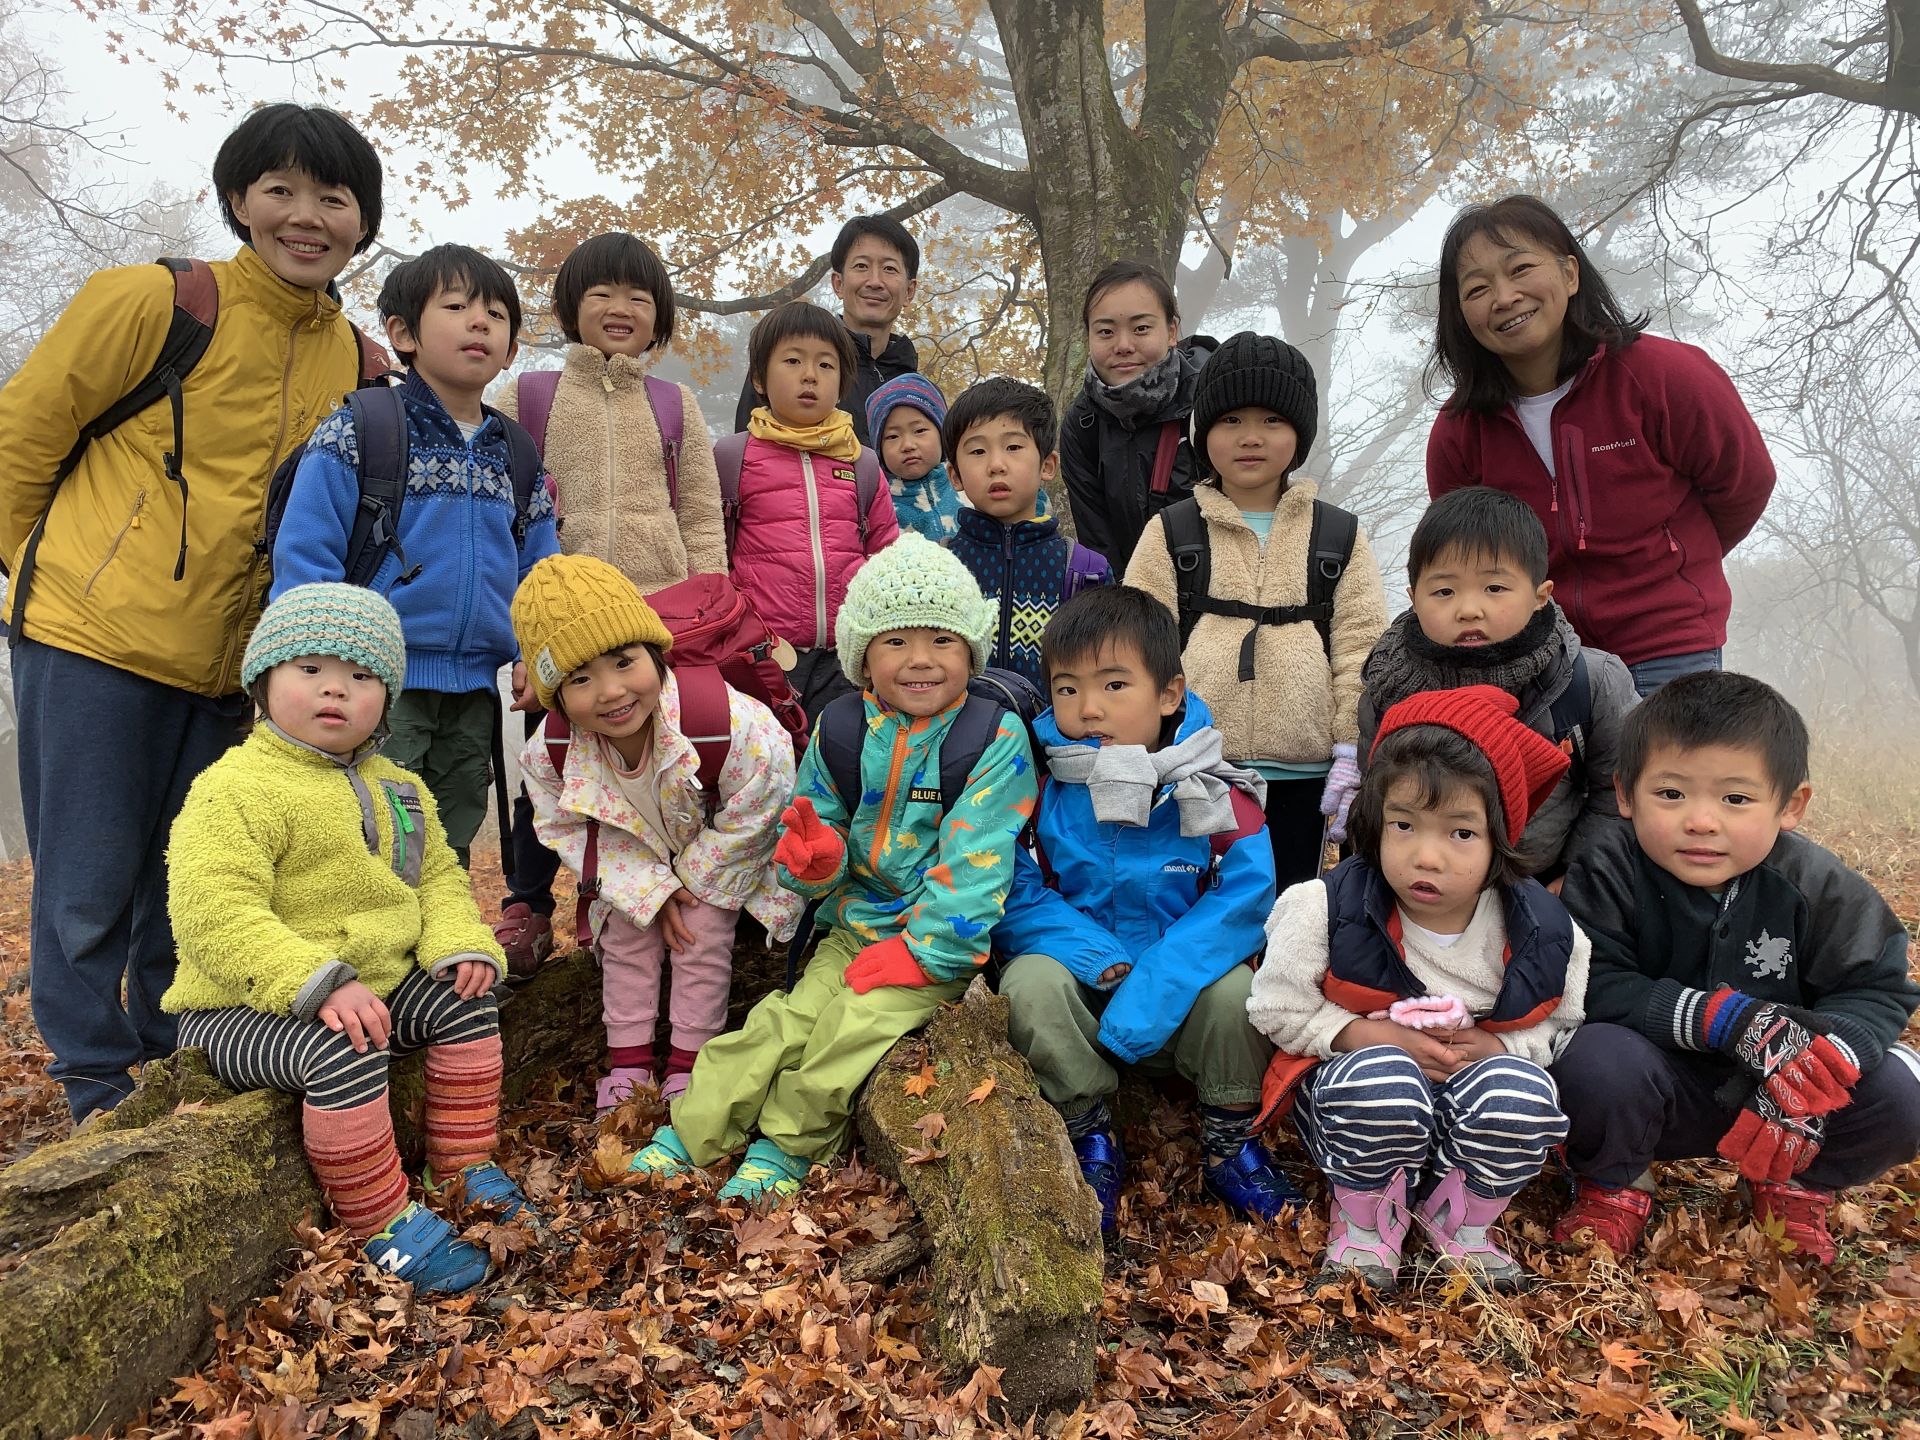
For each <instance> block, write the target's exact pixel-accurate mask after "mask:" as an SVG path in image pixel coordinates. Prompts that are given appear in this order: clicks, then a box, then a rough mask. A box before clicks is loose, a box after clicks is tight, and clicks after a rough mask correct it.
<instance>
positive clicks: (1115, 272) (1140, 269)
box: [1080, 260, 1180, 330]
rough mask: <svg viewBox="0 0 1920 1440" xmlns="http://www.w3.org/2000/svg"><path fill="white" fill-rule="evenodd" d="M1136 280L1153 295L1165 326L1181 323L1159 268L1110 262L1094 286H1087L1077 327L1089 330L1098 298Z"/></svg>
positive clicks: (1141, 262) (1143, 263)
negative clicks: (1165, 321) (1164, 318)
mask: <svg viewBox="0 0 1920 1440" xmlns="http://www.w3.org/2000/svg"><path fill="white" fill-rule="evenodd" d="M1136 280H1137V281H1139V282H1140V283H1141V284H1142V285H1144V286H1146V287H1147V289H1149V290H1151V291H1152V292H1153V298H1154V299H1156V300H1158V301H1159V302H1160V309H1161V310H1162V311H1163V312H1165V314H1166V317H1167V323H1168V324H1169V325H1175V324H1178V323H1179V320H1180V304H1179V302H1178V301H1177V300H1175V299H1174V296H1173V286H1172V285H1170V284H1168V283H1167V277H1166V276H1165V275H1164V274H1162V273H1161V270H1160V267H1159V266H1158V265H1151V264H1149V263H1147V262H1146V261H1145V260H1114V261H1111V262H1109V263H1108V264H1107V265H1106V266H1105V267H1104V268H1103V269H1102V270H1101V271H1100V273H1099V274H1098V275H1096V276H1094V277H1093V283H1092V284H1091V285H1089V286H1087V298H1086V299H1085V300H1082V301H1081V302H1080V328H1081V329H1082V330H1085V329H1088V328H1089V327H1090V326H1091V325H1092V324H1093V307H1094V305H1095V303H1096V302H1098V300H1099V299H1100V297H1101V296H1102V295H1104V294H1106V293H1107V292H1108V291H1109V290H1113V289H1117V288H1118V287H1119V286H1122V285H1131V284H1133V283H1134V282H1135V281H1136Z"/></svg>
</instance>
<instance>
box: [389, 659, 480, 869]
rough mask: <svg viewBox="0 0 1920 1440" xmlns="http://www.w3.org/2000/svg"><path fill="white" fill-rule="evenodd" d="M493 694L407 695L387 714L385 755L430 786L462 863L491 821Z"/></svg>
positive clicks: (417, 692) (415, 692) (413, 692)
mask: <svg viewBox="0 0 1920 1440" xmlns="http://www.w3.org/2000/svg"><path fill="white" fill-rule="evenodd" d="M499 705H500V697H499V696H498V695H497V694H495V693H494V692H493V691H492V690H473V691H469V692H468V693H467V694H464V695H450V694H447V693H446V692H445V691H442V690H402V691H401V692H400V698H399V699H398V700H396V701H394V702H393V706H392V708H391V709H389V710H388V711H387V729H388V731H389V732H390V733H389V735H388V737H387V743H386V744H385V746H383V747H382V748H381V751H380V753H381V754H383V755H385V756H386V757H387V758H388V759H389V760H391V761H393V763H394V764H396V765H398V766H400V767H401V768H402V769H406V770H411V771H412V772H413V773H414V774H416V775H418V776H419V777H420V778H421V779H422V780H424V781H426V784H427V789H428V790H429V791H431V792H432V793H433V803H434V804H435V805H436V806H437V807H438V808H439V810H440V823H441V825H442V826H444V827H445V828H446V832H447V843H448V844H449V845H451V846H453V853H454V854H456V855H458V856H459V857H460V863H461V864H462V865H465V864H466V863H467V852H468V847H470V846H471V845H472V844H473V837H474V835H475V834H477V833H478V832H479V829H480V822H481V821H482V820H484V819H486V818H487V786H488V785H489V784H490V783H491V782H492V780H493V712H494V711H495V710H496V709H498V708H499Z"/></svg>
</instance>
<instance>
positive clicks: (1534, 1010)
mask: <svg viewBox="0 0 1920 1440" xmlns="http://www.w3.org/2000/svg"><path fill="white" fill-rule="evenodd" d="M1517 709H1518V702H1516V701H1515V700H1514V698H1513V696H1512V695H1510V694H1508V693H1507V692H1506V691H1504V690H1500V689H1497V688H1495V687H1493V686H1491V685H1470V686H1467V687H1466V688H1464V689H1460V690H1444V691H1423V692H1422V693H1420V694H1418V695H1412V696H1409V697H1408V698H1407V699H1405V700H1402V701H1401V702H1400V703H1399V704H1397V705H1395V706H1393V707H1392V708H1391V709H1389V710H1388V711H1387V713H1386V715H1385V716H1384V717H1383V718H1382V720H1381V724H1380V736H1379V739H1378V740H1377V741H1376V742H1375V743H1374V749H1373V756H1372V759H1371V760H1370V761H1369V767H1370V768H1369V769H1368V771H1367V777H1366V780H1365V781H1364V783H1363V784H1362V785H1361V788H1360V794H1359V797H1358V799H1356V800H1355V802H1354V807H1353V842H1354V854H1353V857H1352V858H1351V859H1349V860H1346V861H1343V862H1342V863H1341V864H1340V865H1338V866H1337V867H1335V869H1334V870H1333V871H1332V872H1331V873H1330V874H1328V875H1326V876H1325V877H1323V878H1321V879H1316V880H1309V881H1307V882H1305V883H1303V884H1300V885H1295V886H1293V887H1292V888H1290V889H1289V890H1287V891H1286V893H1284V894H1283V895H1281V897H1280V899H1279V901H1278V902H1277V903H1276V904H1275V905H1274V908H1273V914H1272V915H1271V916H1269V917H1268V919H1267V953H1266V960H1265V963H1264V964H1263V965H1262V966H1261V968H1260V970H1259V972H1258V973H1257V974H1256V975H1255V977H1254V982H1253V994H1252V996H1251V997H1250V998H1249V999H1248V1001H1247V1014H1248V1015H1249V1017H1250V1018H1251V1019H1252V1020H1253V1023H1254V1024H1255V1026H1257V1027H1258V1028H1259V1029H1260V1030H1262V1031H1263V1032H1265V1034H1266V1035H1267V1036H1268V1037H1269V1038H1270V1039H1271V1040H1272V1041H1273V1043H1274V1046H1275V1047H1276V1049H1277V1051H1278V1052H1279V1053H1277V1054H1276V1055H1275V1056H1274V1058H1273V1062H1272V1065H1271V1066H1270V1067H1269V1069H1268V1072H1267V1085H1266V1096H1265V1112H1266V1114H1267V1116H1269V1117H1271V1116H1275V1115H1285V1114H1287V1113H1288V1112H1289V1111H1291V1114H1292V1119H1293V1124H1294V1127H1295V1129H1296V1130H1298V1131H1299V1134H1300V1139H1301V1141H1302V1143H1303V1144H1304V1145H1305V1146H1306V1149H1307V1153H1308V1154H1309V1155H1310V1156H1312V1158H1313V1161H1314V1163H1315V1164H1316V1165H1318V1166H1319V1167H1320V1168H1321V1169H1322V1170H1323V1171H1325V1172H1326V1176H1327V1182H1328V1188H1329V1189H1330V1191H1331V1192H1332V1203H1333V1215H1332V1222H1333V1223H1332V1225H1331V1227H1330V1228H1329V1230H1328V1232H1327V1254H1326V1271H1327V1272H1328V1273H1330V1274H1332V1275H1334V1276H1336V1277H1337V1276H1343V1275H1348V1274H1352V1275H1358V1276H1360V1277H1361V1278H1363V1279H1365V1280H1366V1281H1368V1282H1369V1283H1370V1284H1372V1285H1373V1286H1374V1287H1375V1288H1377V1289H1383V1290H1384V1289H1390V1288H1392V1287H1393V1285H1394V1284H1395V1283H1396V1282H1397V1278H1398V1275H1399V1270H1400V1258H1401V1250H1402V1247H1403V1246H1404V1245H1405V1243H1406V1240H1407V1236H1408V1233H1409V1230H1410V1229H1411V1228H1413V1227H1415V1226H1417V1227H1418V1228H1419V1230H1420V1231H1421V1233H1422V1234H1423V1235H1424V1236H1425V1238H1426V1241H1427V1244H1428V1246H1429V1248H1430V1249H1432V1251H1433V1252H1434V1255H1435V1257H1436V1260H1437V1262H1438V1263H1439V1264H1440V1265H1441V1267H1443V1268H1452V1269H1466V1270H1470V1271H1473V1272H1475V1274H1476V1275H1477V1277H1478V1278H1479V1279H1480V1280H1481V1281H1482V1282H1484V1283H1487V1284H1491V1285H1495V1286H1512V1285H1516V1284H1518V1283H1520V1282H1522V1281H1523V1280H1524V1279H1525V1278H1526V1274H1527V1272H1526V1270H1525V1269H1524V1268H1523V1267H1522V1266H1521V1265H1520V1263H1519V1262H1518V1261H1516V1260H1515V1259H1514V1258H1513V1257H1512V1256H1510V1255H1508V1254H1507V1253H1506V1251H1504V1250H1503V1249H1501V1248H1500V1246H1499V1245H1498V1244H1497V1243H1495V1241H1494V1239H1493V1237H1492V1235H1491V1234H1490V1227H1491V1226H1492V1224H1493V1222H1494V1221H1495V1220H1496V1219H1498V1218H1499V1216H1500V1214H1501V1212H1502V1211H1504V1210H1505V1209H1506V1208H1507V1203H1508V1202H1509V1201H1510V1200H1511V1199H1512V1198H1513V1197H1514V1196H1515V1195H1516V1194H1518V1193H1519V1192H1520V1191H1521V1190H1522V1189H1524V1188H1525V1186H1526V1185H1527V1183H1528V1182H1529V1181H1531V1180H1532V1179H1533V1178H1534V1177H1535V1176H1536V1175H1538V1174H1539V1173H1540V1170H1541V1167H1542V1166H1543V1165H1545V1163H1546V1158H1547V1152H1548V1151H1549V1150H1550V1149H1552V1147H1553V1146H1555V1145H1557V1144H1559V1143H1560V1142H1561V1141H1562V1140H1564V1139H1565V1138H1566V1134H1567V1117H1566V1115H1565V1114H1564V1113H1563V1112H1562V1110H1561V1108H1560V1101H1559V1092H1558V1090H1557V1089H1556V1088H1555V1085H1554V1082H1553V1080H1552V1079H1551V1077H1549V1076H1548V1074H1547V1070H1546V1067H1547V1066H1548V1065H1550V1064H1552V1063H1553V1061H1554V1059H1555V1058H1556V1057H1557V1056H1558V1055H1559V1053H1560V1051H1561V1050H1563V1049H1564V1048H1565V1047H1566V1045H1567V1042H1568V1041H1569V1040H1571V1039H1572V1037H1573V1032H1574V1031H1575V1030H1576V1029H1577V1028H1578V1027H1579V1024H1580V1021H1581V1017H1582V1014H1583V1010H1584V1002H1585V998H1586V991H1587V967H1588V959H1589V956H1590V954H1591V952H1592V947H1591V946H1590V945H1589V944H1588V941H1587V937H1586V936H1585V935H1583V934H1582V933H1581V932H1580V930H1579V929H1578V928H1577V927H1576V926H1575V925H1574V923H1573V921H1572V919H1571V918H1570V917H1569V916H1568V914H1567V911H1566V907H1564V906H1563V905H1561V903H1560V901H1559V899H1558V898H1556V897H1555V896H1554V895H1552V894H1550V893H1548V891H1547V890H1546V888H1545V887H1544V886H1542V885H1541V884H1540V883H1539V882H1538V881H1537V880H1532V879H1528V878H1525V871H1524V869H1523V868H1522V862H1521V859H1520V853H1519V850H1518V848H1517V842H1518V840H1519V838H1520V834H1521V832H1522V831H1523V830H1524V829H1525V828H1526V824H1527V819H1528V817H1529V816H1530V815H1532V814H1533V812H1534V810H1535V809H1536V808H1537V807H1538V806H1539V805H1540V804H1541V803H1542V802H1543V801H1544V800H1545V799H1546V797H1547V796H1548V795H1549V794H1551V793H1552V791H1553V787H1554V785H1555V783H1556V782H1557V781H1558V780H1559V778H1560V775H1561V772H1562V771H1564V770H1565V769H1566V767H1567V757H1566V755H1565V754H1563V753H1562V752H1561V750H1560V747H1559V746H1557V745H1555V744H1554V743H1553V742H1552V741H1550V740H1548V739H1546V738H1545V737H1544V736H1542V735H1540V734H1538V733H1536V732H1535V731H1534V730H1532V729H1530V728H1529V727H1528V726H1525V725H1523V724H1521V723H1520V722H1519V721H1518V720H1517V719H1515V718H1514V715H1515V711H1516V710H1517ZM1420 1001H1424V1002H1427V1003H1424V1004H1408V1003H1407V1002H1420ZM1436 1022H1437V1023H1436Z"/></svg>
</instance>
